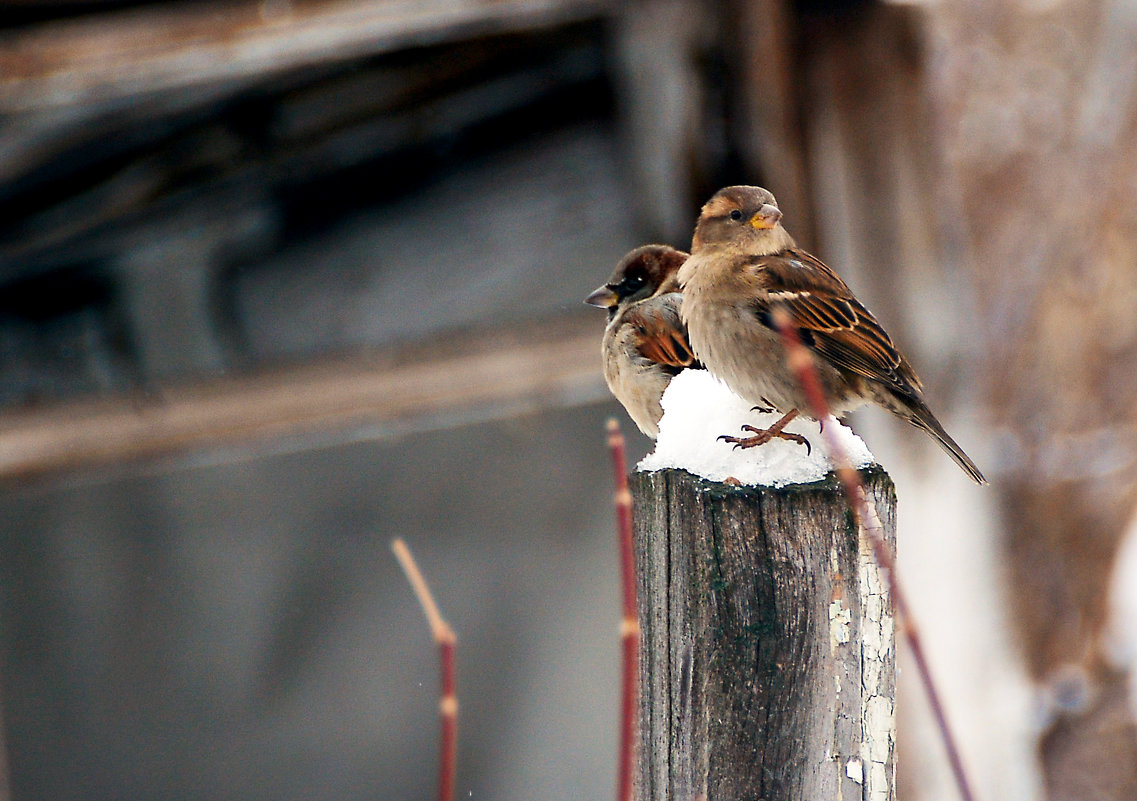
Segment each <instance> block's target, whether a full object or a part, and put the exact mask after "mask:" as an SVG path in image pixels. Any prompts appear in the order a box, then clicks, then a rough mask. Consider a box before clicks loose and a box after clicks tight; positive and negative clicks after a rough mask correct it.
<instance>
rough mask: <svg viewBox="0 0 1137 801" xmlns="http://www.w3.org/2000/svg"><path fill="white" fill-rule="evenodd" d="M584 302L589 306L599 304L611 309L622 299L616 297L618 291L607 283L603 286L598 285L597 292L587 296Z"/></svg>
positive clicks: (598, 305)
mask: <svg viewBox="0 0 1137 801" xmlns="http://www.w3.org/2000/svg"><path fill="white" fill-rule="evenodd" d="M584 302H585V303H587V304H588V305H589V306H597V307H599V308H601V309H610V308H612V307H613V306H615V305H616V304H617V303H619V302H620V299H619V298H618V297H616V293H615V292H613V291H612V290H611V289H609V288H608V285H607V284H605V285H604V286H602V287H598V288H597V289H596V291H595V292H593V293H592V294H591V295H589V296H588V297H587V298H585V299H584Z"/></svg>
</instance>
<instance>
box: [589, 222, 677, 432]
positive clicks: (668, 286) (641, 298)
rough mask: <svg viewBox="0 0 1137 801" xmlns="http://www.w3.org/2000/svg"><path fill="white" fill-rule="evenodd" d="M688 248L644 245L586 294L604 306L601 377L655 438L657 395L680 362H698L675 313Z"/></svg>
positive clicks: (659, 411)
mask: <svg viewBox="0 0 1137 801" xmlns="http://www.w3.org/2000/svg"><path fill="white" fill-rule="evenodd" d="M686 258H687V254H686V253H684V252H682V251H680V250H676V249H675V248H672V247H668V246H667V245H644V246H643V247H639V248H636V249H635V250H633V251H631V252H630V253H628V254H627V255H626V256H624V258H622V259H620V263H619V264H617V265H616V270H615V272H613V273H612V277H611V278H609V279H608V283H606V284H604V285H603V286H601V287H599V288H598V289H597V290H596V291H595V292H593V293H592V294H591V295H589V296H588V297H587V298H585V299H584V302H585V303H588V304H591V305H593V306H599V307H600V308H607V309H608V326H607V327H606V328H605V329H604V340H603V342H602V344H601V355H602V356H603V359H604V380H605V381H607V382H608V388H609V389H610V390H612V394H613V395H615V396H616V399H617V400H618V401H620V403H622V404H623V405H624V408H625V409H626V410H627V411H628V414H629V415H631V418H632V420H634V421H635V424H636V425H637V426H639V429H640V431H642V432H644V433H645V434H646V435H647V436H649V437H651V438H652V439H655V438H656V437H657V436H658V435H659V418H661V417H662V416H663V408H662V407H661V406H660V403H659V399H660V398H661V397H662V396H663V391H664V390H665V389H667V385H668V384H670V383H671V379H672V377H673V376H675V375H676V374H677V373H678V372H679V371H680V370H682V369H683V368H684V367H692V366H697V365H696V363H695V357H694V355H692V353H691V346H690V345H689V344H687V330H686V328H685V327H684V326H683V321H682V320H681V319H680V317H679V308H680V305H681V304H682V296H681V295H680V294H679V284H678V283H677V282H676V279H675V276H676V274H677V273H678V271H679V267H680V265H681V264H683V262H684V261H685V260H686Z"/></svg>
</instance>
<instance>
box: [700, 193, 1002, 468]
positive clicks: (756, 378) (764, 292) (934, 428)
mask: <svg viewBox="0 0 1137 801" xmlns="http://www.w3.org/2000/svg"><path fill="white" fill-rule="evenodd" d="M781 219H782V212H781V211H780V210H779V209H778V204H777V201H775V200H774V196H773V195H771V194H770V193H769V192H767V191H766V190H765V189H761V188H759V187H756V186H729V187H727V188H726V189H722V190H720V191H719V192H718V193H717V194H715V196H714V197H712V198H711V199H710V200H709V201H707V204H706V205H705V206H703V210H702V213H701V214H700V216H699V222H698V225H697V226H696V227H695V236H694V238H693V240H692V242H691V256H690V257H689V258H688V259H687V261H686V262H685V263H684V264H683V266H682V268H680V270H679V284H680V286H681V287H682V291H683V307H682V317H683V321H684V322H685V323H686V324H687V328H688V331H689V336H690V342H691V345H692V346H693V349H694V353H695V355H696V357H698V359H699V360H700V361H701V362H702V363H703V364H704V365H706V367H707V369H708V370H710V371H711V374H712V375H714V376H716V377H717V378H719V379H720V380H722V381H723V382H724V383H726V385H727V386H729V387H730V388H731V389H732V390H734V392H735V393H736V394H738V395H740V396H741V397H743V398H745V399H746V400H748V401H750V402H751V403H759V404H761V405H763V406H769V407H773V408H775V409H777V410H778V411H779V412H781V413H782V414H784V415H785V416H784V417H783V418H782V419H781V420H779V421H778V422H777V423H775V424H774V425H773V426H771V427H770V429H768V430H760V429H752V428H750V427H749V426H748V427H747V429H748V430H753V431H754V432H755V434H756V436H753V437H747V438H743V439H739V438H737V437H726V438H725V439H727V440H728V441H730V442H734V443H735V444H736V447H753V446H755V445H760V444H762V443H763V442H766V441H768V440H769V439H770V438H771V437H785V435H784V434H783V433H782V432H781V429H782V428H783V427H784V426H785V425H786V424H787V423H788V422H789V421H790V420H792V419H793V418H794V417H795V416H796V415H797V414H798V413H799V411H801V410H804V409H808V408H809V406H808V404H807V401H806V398H805V395H804V393H803V391H802V389H801V387H800V385H799V383H798V381H797V379H796V378H795V376H794V374H793V373H792V372H791V371H790V369H789V367H788V366H787V363H786V353H785V349H784V347H783V344H782V339H781V336H780V334H779V332H778V330H777V327H776V326H775V324H774V321H773V320H772V318H771V309H773V308H774V306H775V305H778V306H781V307H782V308H783V309H785V310H786V312H788V314H789V317H790V319H791V320H792V321H793V324H794V325H795V326H796V328H797V330H798V334H799V336H800V337H801V340H802V342H803V343H804V344H805V345H806V346H807V347H808V348H809V350H810V351H811V352H812V354H813V357H814V363H815V364H816V366H817V370H818V374H819V377H820V379H821V384H822V386H823V387H824V389H825V392H826V396H827V398H828V399H829V403H830V405H831V412H832V414H834V415H837V416H839V415H841V414H843V413H845V412H848V411H850V410H852V409H855V408H856V407H858V406H860V405H862V404H864V403H874V404H876V405H878V406H883V407H884V408H885V409H888V410H889V411H890V412H892V413H893V414H895V415H896V416H897V417H900V418H903V419H904V420H907V421H908V422H909V423H911V424H912V425H914V426H916V427H917V428H920V429H923V430H924V431H926V432H927V433H928V434H929V435H931V436H932V438H933V439H935V440H936V442H937V443H938V444H939V445H940V447H942V448H943V449H944V450H945V451H947V454H948V455H949V456H950V457H951V458H952V459H953V460H955V463H956V464H958V465H959V466H960V467H961V468H963V470H964V472H966V473H967V475H969V476H970V477H971V479H972V480H973V481H975V482H976V483H977V484H986V483H987V480H986V479H985V478H984V477H983V474H982V473H981V472H980V471H979V468H978V467H976V466H975V463H974V462H972V461H971V459H969V458H968V457H967V454H965V453H964V452H963V450H962V449H961V448H960V447H959V445H957V444H956V443H955V441H954V440H953V439H952V438H951V437H950V436H948V433H947V432H946V431H944V429H943V426H941V425H940V424H939V421H937V420H936V418H935V415H933V414H932V412H931V410H930V409H929V408H928V406H927V404H926V403H925V402H924V397H923V394H922V393H921V391H920V379H919V378H918V377H917V376H916V372H915V371H914V370H913V369H912V366H911V365H910V364H909V363H908V360H907V359H906V358H904V355H903V354H901V353H900V351H898V350H897V349H896V346H895V345H894V344H893V343H892V339H891V338H890V337H889V336H888V334H887V333H885V331H884V329H883V328H881V326H880V323H878V322H877V321H876V318H874V317H873V316H872V314H871V313H870V312H869V310H868V309H866V308H865V307H864V306H862V305H861V303H860V301H858V300H857V299H856V298H855V297H853V292H852V290H850V289H849V287H848V286H846V285H845V282H844V281H842V280H841V279H840V278H838V277H837V274H836V273H834V272H833V270H831V269H830V268H829V267H828V266H827V265H825V264H824V263H823V262H822V261H821V260H820V259H818V258H817V257H815V256H812V255H810V254H809V253H806V252H805V251H804V250H801V249H799V248H798V247H797V245H796V243H795V242H794V240H793V238H792V237H791V236H790V235H789V233H787V232H786V229H785V228H783V227H782V224H781Z"/></svg>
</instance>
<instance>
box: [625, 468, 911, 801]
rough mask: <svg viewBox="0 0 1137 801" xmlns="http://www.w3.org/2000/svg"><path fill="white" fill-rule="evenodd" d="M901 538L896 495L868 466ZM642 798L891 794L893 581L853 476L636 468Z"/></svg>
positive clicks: (885, 519) (873, 493)
mask: <svg viewBox="0 0 1137 801" xmlns="http://www.w3.org/2000/svg"><path fill="white" fill-rule="evenodd" d="M865 482H866V490H867V492H868V494H869V497H870V499H871V501H872V502H873V503H874V504H875V505H876V508H877V510H878V513H879V515H880V518H881V521H882V523H883V525H884V528H885V533H886V535H887V537H888V538H889V540H890V542H894V541H895V519H896V518H895V512H896V498H895V492H894V488H893V485H892V482H891V480H890V479H889V478H888V476H887V474H885V473H883V472H881V471H873V472H869V473H866V475H865ZM632 492H633V496H634V498H635V511H636V526H635V533H636V550H637V558H638V561H639V577H640V599H641V601H640V615H641V625H642V628H643V638H642V646H641V649H642V650H641V674H640V675H641V707H640V711H641V724H640V732H641V738H640V741H641V758H640V782H639V798H641V799H643V801H663V799H695V798H706V799H708V801H715V799H765V801H775V800H776V799H791V798H792V799H801V798H840V799H850V800H851V799H861V798H866V799H882V800H884V799H891V798H892V797H893V789H892V788H893V746H894V740H895V726H894V723H893V711H894V710H893V708H894V698H895V676H894V649H893V636H892V635H893V631H892V611H891V604H890V602H889V599H888V596H887V590H886V585H885V583H884V582H883V581H882V579H881V576H880V575H879V570H878V568H877V566H876V563H875V562H874V560H873V557H872V553H871V546H870V545H869V544H868V543H867V542H862V541H861V539H862V538H861V537H859V533H858V530H856V529H855V528H854V526H853V524H852V522H851V518H850V516H849V514H848V511H847V507H846V505H845V501H844V498H843V497H842V495H841V492H840V489H839V488H838V487H837V485H836V484H835V483H832V482H820V483H818V484H812V485H807V486H803V487H789V488H783V489H773V488H753V487H733V486H728V485H725V484H717V483H713V482H708V481H705V480H703V479H700V478H697V477H694V476H692V475H690V474H689V473H686V472H684V471H679V470H665V471H659V472H654V473H636V474H634V475H633V477H632Z"/></svg>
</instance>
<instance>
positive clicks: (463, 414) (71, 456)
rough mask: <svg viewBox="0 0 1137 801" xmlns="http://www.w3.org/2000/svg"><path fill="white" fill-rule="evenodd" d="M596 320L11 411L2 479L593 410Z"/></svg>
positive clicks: (0, 458) (598, 391)
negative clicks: (242, 447) (574, 408)
mask: <svg viewBox="0 0 1137 801" xmlns="http://www.w3.org/2000/svg"><path fill="white" fill-rule="evenodd" d="M602 328H603V321H602V320H600V319H598V318H597V317H596V316H593V317H592V319H589V318H588V317H585V316H577V315H573V316H571V317H569V318H566V319H564V320H560V321H554V322H553V323H551V324H544V325H541V326H526V327H522V328H513V329H508V330H491V331H484V332H481V333H480V334H467V335H464V336H461V337H454V338H451V339H449V340H447V341H444V342H441V343H436V344H432V345H430V346H420V347H417V348H413V349H409V350H403V351H401V352H387V353H373V354H369V355H360V356H355V357H350V358H340V359H336V360H332V361H327V362H323V363H320V364H310V365H304V366H299V367H293V368H288V369H281V370H277V371H275V372H271V373H264V374H261V375H254V376H246V377H239V378H226V379H222V380H217V381H211V382H206V383H199V384H193V385H186V386H179V387H172V388H169V389H162V390H161V391H160V392H151V393H145V394H144V393H135V394H132V395H127V396H121V397H118V398H113V399H106V400H99V401H81V402H76V403H68V404H63V405H59V406H56V407H52V408H50V409H45V410H37V411H25V412H13V413H8V414H6V415H5V417H4V419H3V421H2V422H0V478H6V477H14V476H31V475H37V474H43V473H48V472H54V471H61V470H70V469H76V468H82V467H91V466H95V465H106V464H113V463H117V462H123V461H128V460H135V459H140V458H149V457H157V456H169V455H175V454H179V453H184V452H187V451H190V450H199V449H206V448H215V447H218V446H225V445H229V446H231V445H234V444H248V443H253V442H256V441H258V440H259V441H260V442H261V443H266V442H270V441H271V440H273V439H278V440H279V439H281V438H284V439H295V438H297V437H299V436H305V435H307V436H311V435H313V434H321V435H323V437H324V439H325V440H326V439H327V438H328V437H331V438H334V439H350V438H353V436H358V435H359V432H361V431H362V430H364V429H366V432H367V436H370V437H375V436H381V435H383V434H384V433H385V432H387V433H394V432H398V433H405V432H406V431H408V430H411V431H413V430H421V429H424V428H436V427H444V426H447V425H457V424H460V423H462V422H464V421H468V420H470V419H485V418H487V417H500V416H505V415H507V414H515V413H517V412H518V411H522V410H527V409H535V408H543V407H556V406H565V405H575V404H578V403H582V402H591V401H598V400H601V399H603V398H604V397H606V392H607V390H606V389H605V387H604V381H603V379H602V377H601V373H600V356H599V348H600V345H599V342H600V336H601V330H602Z"/></svg>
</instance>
